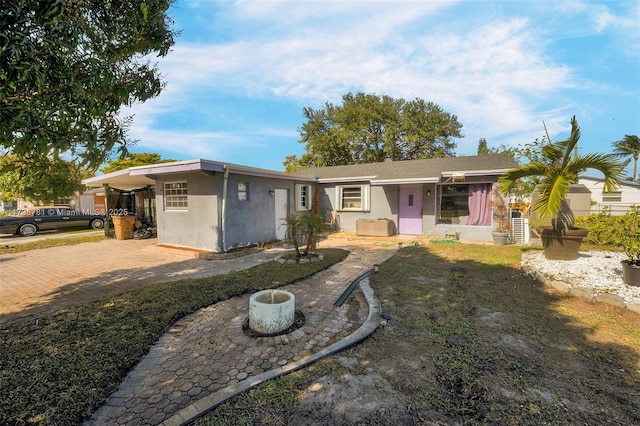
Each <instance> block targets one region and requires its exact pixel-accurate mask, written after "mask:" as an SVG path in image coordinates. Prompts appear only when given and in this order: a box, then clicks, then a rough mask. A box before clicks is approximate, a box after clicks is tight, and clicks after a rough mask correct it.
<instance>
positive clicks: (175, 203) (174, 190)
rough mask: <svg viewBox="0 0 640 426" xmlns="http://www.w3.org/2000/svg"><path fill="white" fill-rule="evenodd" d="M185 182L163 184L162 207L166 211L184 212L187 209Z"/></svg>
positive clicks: (187, 200)
mask: <svg viewBox="0 0 640 426" xmlns="http://www.w3.org/2000/svg"><path fill="white" fill-rule="evenodd" d="M187 195H188V191H187V182H168V183H165V184H164V207H165V209H166V210H186V209H187V208H188V207H189V199H188V197H187Z"/></svg>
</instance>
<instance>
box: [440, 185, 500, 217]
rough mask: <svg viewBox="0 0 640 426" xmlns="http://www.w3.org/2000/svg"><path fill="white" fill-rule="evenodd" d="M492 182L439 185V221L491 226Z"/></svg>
mask: <svg viewBox="0 0 640 426" xmlns="http://www.w3.org/2000/svg"><path fill="white" fill-rule="evenodd" d="M491 196H492V195H491V184H490V183H476V184H447V185H439V186H438V197H439V198H438V201H439V203H438V223H441V224H452V225H472V226H491V222H492V212H491Z"/></svg>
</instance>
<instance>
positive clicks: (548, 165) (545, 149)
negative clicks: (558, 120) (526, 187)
mask: <svg viewBox="0 0 640 426" xmlns="http://www.w3.org/2000/svg"><path fill="white" fill-rule="evenodd" d="M579 139H580V128H579V126H578V122H577V120H576V117H575V116H573V117H572V118H571V134H570V136H569V138H568V139H567V140H564V141H560V142H554V143H551V142H549V143H548V144H545V145H544V146H542V149H541V155H540V159H539V160H537V161H532V162H530V163H528V164H523V165H520V166H518V167H516V168H513V169H511V170H509V171H507V172H506V173H505V174H504V175H502V176H501V177H500V179H499V180H498V185H499V187H500V190H501V191H502V193H503V194H508V193H509V190H510V189H511V187H512V186H513V185H514V184H515V183H516V182H517V181H518V180H519V179H522V178H526V177H538V178H539V179H540V180H539V183H538V187H537V188H538V192H539V196H538V198H537V199H536V200H535V202H534V204H533V210H534V211H535V212H536V213H537V214H538V215H539V216H540V217H541V218H549V219H551V226H542V227H538V228H537V231H538V233H539V234H540V237H541V239H542V245H543V247H544V253H545V257H546V258H547V259H552V260H573V259H577V258H578V251H579V250H580V244H581V243H582V240H583V239H584V237H586V236H587V233H588V232H589V231H588V230H587V229H584V228H576V227H575V226H574V224H575V216H574V214H573V212H572V211H571V208H570V207H569V205H568V203H567V200H566V198H567V194H568V193H569V189H570V185H571V184H572V183H573V182H575V180H576V179H577V177H578V174H579V173H581V172H583V171H585V170H588V169H595V170H598V171H600V172H601V173H602V174H603V175H604V190H605V191H608V192H613V191H615V190H616V189H617V188H618V187H619V186H620V185H621V183H622V175H623V170H624V164H622V163H620V162H619V161H617V160H616V157H615V156H614V155H611V154H586V155H580V154H578V153H577V146H578V140H579Z"/></svg>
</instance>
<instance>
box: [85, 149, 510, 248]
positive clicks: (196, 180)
mask: <svg viewBox="0 0 640 426" xmlns="http://www.w3.org/2000/svg"><path fill="white" fill-rule="evenodd" d="M515 166H516V163H515V161H514V160H513V159H512V158H511V157H510V156H508V155H506V154H499V155H483V156H473V157H450V158H439V159H428V160H411V161H396V162H385V163H375V164H356V165H349V166H336V167H323V168H313V169H304V170H299V171H297V172H294V173H284V172H278V171H273V170H265V169H258V168H253V167H245V166H240V165H235V164H227V163H222V162H216V161H208V160H190V161H179V162H174V163H163V164H156V165H151V166H139V167H133V168H130V169H127V170H121V171H118V172H114V173H110V174H107V175H103V176H97V177H94V178H90V179H86V180H84V181H83V183H85V184H86V185H88V186H93V187H96V186H97V187H100V186H104V187H105V190H107V189H108V188H107V187H110V188H118V189H123V190H133V191H135V189H136V188H148V187H149V186H150V185H153V186H155V194H156V196H155V207H156V223H157V233H158V243H159V244H167V245H175V246H182V247H190V248H197V249H204V250H211V251H227V250H229V249H231V248H233V247H238V246H243V245H248V244H251V243H256V242H264V241H270V240H274V239H283V238H285V236H286V226H285V225H284V223H283V218H284V217H286V216H287V215H289V214H303V213H305V212H307V211H312V209H313V210H319V211H320V212H321V213H322V214H323V215H324V214H329V215H333V216H335V217H336V219H337V225H338V227H339V229H342V230H344V231H350V232H357V231H358V226H359V225H361V224H363V223H364V224H365V225H368V224H369V223H368V222H372V221H373V222H375V221H377V220H378V219H385V220H384V221H380V222H381V223H383V224H384V225H385V226H386V227H387V228H386V229H388V230H389V233H393V234H395V233H400V234H409V235H433V236H445V235H456V234H457V235H459V237H460V238H461V239H466V240H475V241H489V240H491V230H492V227H493V223H492V220H493V217H492V216H493V215H492V212H491V207H490V199H491V189H492V185H493V184H494V183H495V182H496V181H497V179H498V177H499V176H500V175H501V174H502V173H504V172H505V171H506V170H508V169H510V168H512V167H515ZM314 202H319V207H318V206H313V203H314ZM107 204H108V201H107ZM106 208H107V210H110V209H111V206H109V205H107V206H106Z"/></svg>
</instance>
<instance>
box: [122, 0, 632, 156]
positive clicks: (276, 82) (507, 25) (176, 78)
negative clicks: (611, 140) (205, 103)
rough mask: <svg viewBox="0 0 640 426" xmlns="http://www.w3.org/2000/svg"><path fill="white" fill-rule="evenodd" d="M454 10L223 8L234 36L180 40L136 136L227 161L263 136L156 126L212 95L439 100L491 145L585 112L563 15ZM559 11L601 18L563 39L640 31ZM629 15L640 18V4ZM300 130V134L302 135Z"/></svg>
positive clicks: (605, 15)
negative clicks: (559, 45) (226, 155)
mask: <svg viewBox="0 0 640 426" xmlns="http://www.w3.org/2000/svg"><path fill="white" fill-rule="evenodd" d="M468 5H469V4H468V3H467V4H464V3H463V4H462V6H463V8H464V7H467V6H468ZM190 6H195V5H193V4H190ZM197 6H198V7H194V10H197V9H201V8H206V7H211V5H209V4H207V3H206V2H204V3H202V4H198V5H197ZM453 6H455V3H453V2H360V1H358V2H344V1H335V2H280V1H277V2H259V1H247V2H236V3H215V4H214V7H215V8H217V9H216V13H211V15H212V16H214V17H215V16H217V17H218V18H220V17H223V19H224V20H225V21H224V25H225V26H226V27H228V28H231V27H234V28H235V32H233V33H232V34H230V35H229V37H228V38H225V39H224V41H221V40H219V39H216V40H214V41H212V42H210V43H195V42H190V43H185V42H181V41H180V40H178V43H177V44H176V46H175V48H174V50H173V51H172V52H171V53H170V54H169V55H168V56H167V57H166V58H164V59H163V60H161V62H160V68H161V70H162V71H163V72H164V73H165V74H166V75H167V80H168V86H167V90H166V92H165V93H163V95H162V96H161V97H159V98H158V99H157V100H154V101H153V102H152V103H151V102H149V103H147V104H145V105H144V106H140V107H136V108H135V109H134V111H135V113H136V124H135V126H136V127H135V130H136V132H137V133H138V134H140V135H144V138H145V139H146V138H147V137H149V138H152V140H154V138H155V140H156V141H158V142H157V143H159V144H162V146H167V147H170V146H171V145H172V144H175V143H180V144H181V146H182V143H184V144H185V145H184V146H185V149H186V150H188V151H189V150H190V151H192V152H193V153H194V154H196V153H199V154H198V156H204V155H205V154H206V155H211V157H212V158H217V157H220V156H221V155H222V153H221V151H222V150H224V149H227V148H225V147H221V146H220V144H222V145H224V144H228V143H229V142H233V143H234V144H238V145H241V146H242V145H243V144H246V143H247V142H246V141H247V140H248V138H250V137H255V133H254V132H255V129H251V128H249V129H248V130H247V133H246V134H244V135H242V134H240V133H231V134H228V133H221V132H209V131H197V130H194V131H193V132H192V133H191V134H189V132H187V133H186V136H181V135H183V134H180V135H178V134H172V133H167V132H160V131H158V130H155V131H154V130H152V129H153V128H154V124H155V123H154V122H155V121H156V120H157V119H158V117H160V116H162V115H163V114H168V113H169V112H175V111H184V110H189V109H190V108H192V107H193V106H194V105H193V104H194V100H193V96H194V95H201V94H202V93H207V92H210V93H216V94H218V95H220V94H233V95H234V96H238V97H242V96H246V97H248V98H254V99H267V98H272V97H274V96H275V97H277V98H280V99H281V100H285V101H290V102H293V103H298V104H300V105H301V106H313V107H320V106H322V105H324V103H325V102H327V101H329V102H334V103H335V102H339V101H340V97H341V96H342V95H343V94H344V93H346V92H349V91H352V92H353V91H365V92H370V93H378V94H388V95H390V96H393V97H404V98H405V99H413V98H416V97H419V98H422V99H424V100H426V101H433V102H435V103H438V104H439V105H440V106H441V107H443V109H445V111H448V112H451V113H453V114H456V115H457V116H458V118H459V119H460V121H461V122H462V123H463V124H464V125H465V127H464V129H463V131H464V133H465V134H467V135H468V136H470V137H471V135H478V137H486V138H487V139H488V140H490V141H491V140H492V139H496V140H498V141H501V142H508V138H509V137H512V136H513V135H516V134H517V135H521V136H522V137H523V138H528V137H530V136H533V135H535V137H539V136H541V135H542V134H543V131H542V125H541V121H542V120H543V119H545V120H547V121H546V122H547V125H548V126H549V125H550V124H552V125H553V127H560V126H562V128H564V127H566V124H565V122H567V123H568V117H569V115H570V113H569V112H568V111H569V110H572V111H575V109H578V108H579V106H578V105H576V104H575V101H573V100H570V99H568V98H563V97H560V96H559V95H558V93H560V92H561V91H562V90H564V89H567V88H574V87H576V86H578V85H584V84H591V83H589V82H582V81H577V76H576V72H575V70H574V69H572V68H571V67H569V66H568V65H565V64H562V63H559V62H557V61H556V60H554V59H553V58H552V55H550V54H549V53H548V52H547V48H548V43H549V41H547V39H546V38H547V37H548V36H549V34H551V33H554V34H559V33H556V31H557V30H556V29H555V28H546V27H545V23H544V22H542V21H543V20H544V19H545V18H546V17H547V14H548V13H553V11H548V10H543V11H542V13H541V14H540V15H533V16H528V17H526V18H524V17H522V16H523V15H524V13H523V14H521V15H520V16H519V15H518V14H515V15H514V14H512V15H511V16H510V17H506V18H505V17H502V16H501V15H499V14H492V15H491V16H490V18H491V19H489V20H487V22H483V21H482V19H483V17H482V16H467V15H463V14H462V9H461V8H457V9H452V10H450V9H451V8H452V7H453ZM554 7H557V8H560V7H561V8H564V10H565V11H566V10H569V9H570V10H571V11H572V13H573V14H576V15H579V16H585V15H586V16H589V17H590V19H589V20H588V21H585V22H582V23H581V25H580V26H575V25H574V23H575V22H574V20H572V21H571V22H570V23H567V27H566V28H570V30H566V29H560V33H561V32H563V31H568V32H573V33H574V35H575V33H592V32H598V31H605V30H607V29H610V28H612V27H615V26H618V27H622V28H626V29H627V30H628V31H630V32H631V33H632V34H637V32H638V30H637V27H638V26H637V21H635V22H636V24H635V25H634V24H633V22H632V21H633V19H634V15H633V14H632V16H628V17H620V16H618V17H616V16H614V15H613V14H612V13H611V12H610V10H609V9H608V8H607V7H605V6H602V5H597V6H591V5H590V4H589V3H582V2H567V3H563V4H562V5H555V6H554ZM480 9H481V8H476V10H480ZM542 9H546V8H542ZM630 9H631V10H632V11H634V13H635V18H637V17H638V15H639V14H638V10H640V8H639V7H638V6H634V7H631V8H630ZM192 13H195V12H192ZM551 18H553V20H556V19H558V17H551ZM212 19H213V18H212ZM558 20H560V19H558ZM560 21H561V20H560ZM211 25H212V26H213V27H215V26H216V25H217V21H216V20H215V19H213V20H212V22H211ZM220 96H221V95H220ZM550 99H552V100H553V102H552V103H550ZM277 131H278V132H280V130H277ZM284 132H285V133H286V131H284ZM291 132H292V135H293V138H294V139H295V137H296V136H297V133H296V132H295V129H291ZM134 137H137V136H135V135H134ZM535 137H532V138H530V139H529V141H530V140H533V138H535ZM140 138H141V139H142V137H140ZM217 142H220V143H217ZM515 142H522V140H521V139H519V140H516V141H515ZM145 143H146V142H145ZM155 143H156V142H154V144H155ZM476 143H477V138H473V137H472V138H471V139H469V140H466V141H464V142H463V145H464V146H465V147H466V149H467V151H469V150H471V149H470V145H473V146H474V147H475V145H476ZM214 145H215V147H214Z"/></svg>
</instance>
